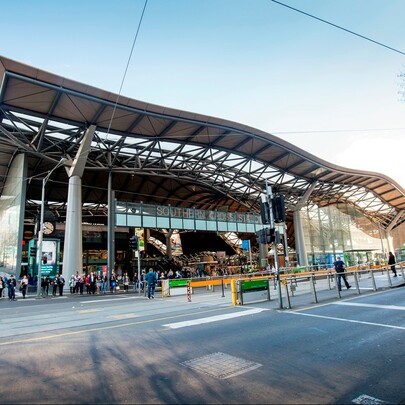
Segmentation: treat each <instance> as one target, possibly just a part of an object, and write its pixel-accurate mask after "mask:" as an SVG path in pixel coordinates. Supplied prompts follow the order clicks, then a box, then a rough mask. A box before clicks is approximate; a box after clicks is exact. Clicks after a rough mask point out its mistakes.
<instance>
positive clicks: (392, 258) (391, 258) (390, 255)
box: [388, 252, 397, 277]
mask: <svg viewBox="0 0 405 405" xmlns="http://www.w3.org/2000/svg"><path fill="white" fill-rule="evenodd" d="M388 264H389V265H390V266H391V270H392V272H393V273H394V277H397V269H396V268H395V265H396V260H395V256H394V254H393V253H392V252H389V253H388Z"/></svg>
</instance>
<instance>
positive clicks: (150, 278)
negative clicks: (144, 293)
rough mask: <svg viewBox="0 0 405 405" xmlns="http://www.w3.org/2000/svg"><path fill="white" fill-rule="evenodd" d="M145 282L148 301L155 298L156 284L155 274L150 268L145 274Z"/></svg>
mask: <svg viewBox="0 0 405 405" xmlns="http://www.w3.org/2000/svg"><path fill="white" fill-rule="evenodd" d="M145 279H146V282H147V283H148V299H151V298H152V299H153V298H155V284H156V280H157V277H156V273H155V272H154V271H153V269H152V267H151V268H150V269H149V272H148V273H147V274H146V277H145Z"/></svg>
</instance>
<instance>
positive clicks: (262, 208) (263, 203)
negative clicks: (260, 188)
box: [260, 194, 270, 224]
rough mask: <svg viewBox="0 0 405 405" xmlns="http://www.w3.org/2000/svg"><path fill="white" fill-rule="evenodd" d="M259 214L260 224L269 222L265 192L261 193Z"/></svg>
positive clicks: (268, 209)
mask: <svg viewBox="0 0 405 405" xmlns="http://www.w3.org/2000/svg"><path fill="white" fill-rule="evenodd" d="M260 215H261V217H262V224H269V223H270V205H269V202H268V201H267V196H266V195H265V194H262V195H261V200H260Z"/></svg>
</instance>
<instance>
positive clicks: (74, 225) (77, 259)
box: [63, 176, 83, 286]
mask: <svg viewBox="0 0 405 405" xmlns="http://www.w3.org/2000/svg"><path fill="white" fill-rule="evenodd" d="M82 269H83V233H82V179H81V178H80V177H79V176H72V177H70V178H69V190H68V201H67V211H66V230H65V245H64V248H63V277H64V278H65V282H66V284H65V286H67V285H68V282H69V279H70V277H71V276H72V275H73V274H76V271H78V272H79V273H82Z"/></svg>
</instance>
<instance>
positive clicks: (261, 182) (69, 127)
mask: <svg viewBox="0 0 405 405" xmlns="http://www.w3.org/2000/svg"><path fill="white" fill-rule="evenodd" d="M0 77H1V90H0V195H1V194H2V192H3V188H4V184H5V180H6V177H7V174H8V170H9V167H10V164H11V162H12V159H13V157H14V156H15V155H16V154H18V153H25V154H26V155H27V156H28V157H29V165H28V179H29V182H28V188H27V198H28V201H27V210H26V217H27V220H29V219H30V217H34V215H36V214H37V211H38V204H37V202H38V201H39V200H40V199H41V181H40V180H41V179H42V178H43V176H44V175H45V174H46V173H47V172H48V171H49V170H52V168H53V167H54V166H55V165H56V163H57V162H58V161H59V160H60V159H61V157H67V158H70V159H73V158H74V157H75V155H76V152H77V151H78V148H79V146H80V142H81V139H82V137H83V135H84V132H85V130H86V129H87V128H88V127H89V126H90V125H96V127H97V129H96V134H95V137H94V139H93V142H92V144H91V151H90V153H89V157H88V161H87V163H86V169H85V172H84V176H83V178H82V184H83V203H84V204H85V206H84V217H83V221H84V222H88V223H92V224H104V223H106V220H107V209H106V205H107V184H108V177H109V175H110V174H111V176H112V188H113V189H114V190H115V197H116V198H117V200H119V201H138V202H139V201H143V202H145V203H155V204H164V205H168V204H170V205H172V206H181V207H197V208H201V209H210V210H216V209H221V210H224V209H227V210H229V211H250V212H256V213H257V212H259V201H260V195H261V193H263V192H264V191H265V182H266V181H267V182H268V184H269V185H271V186H272V187H274V188H276V189H277V190H278V192H280V193H281V194H282V195H284V197H285V201H286V203H287V207H288V208H293V207H294V206H296V205H297V203H298V202H299V201H300V199H301V198H302V197H303V196H304V195H305V193H306V192H307V190H309V189H310V188H311V192H310V194H309V199H308V204H317V205H321V206H324V205H329V204H335V203H339V202H341V203H349V204H353V205H354V206H356V207H357V208H358V209H359V210H360V211H361V212H362V213H363V214H365V215H366V216H367V217H369V218H371V219H372V220H373V221H375V222H378V223H380V224H381V225H382V226H383V228H387V227H394V226H397V225H399V224H400V223H402V222H403V221H404V220H405V215H404V210H405V194H404V190H403V188H402V187H401V186H400V185H399V184H397V183H396V182H395V181H394V180H392V179H391V178H389V177H387V176H385V175H383V174H379V173H373V172H366V171H359V170H353V169H348V168H344V167H340V166H336V165H333V164H331V163H329V162H326V161H324V160H322V159H319V158H317V157H315V156H313V155H311V154H310V153H308V152H305V151H304V150H302V149H300V148H298V147H296V146H294V145H292V144H290V143H288V142H286V141H283V140H282V139H280V138H278V137H275V136H273V135H271V134H269V133H266V132H263V131H260V130H257V129H255V128H251V127H248V126H245V125H242V124H240V123H236V122H231V121H227V120H222V119H219V118H214V117H209V116H204V115H200V114H196V113H191V112H186V111H179V110H175V109H171V108H167V107H162V106H158V105H152V104H148V103H145V102H142V101H139V100H134V99H130V98H127V97H124V96H119V97H118V95H117V94H113V93H110V92H107V91H104V90H100V89H97V88H94V87H91V86H87V85H85V84H82V83H78V82H75V81H72V80H69V79H66V78H63V77H61V76H57V75H54V74H51V73H48V72H45V71H42V70H39V69H36V68H34V67H31V66H27V65H24V64H21V63H19V62H16V61H13V60H10V59H7V58H5V57H1V56H0ZM67 182H68V178H67V175H66V173H65V172H64V170H63V168H61V169H59V170H57V171H55V172H54V173H53V174H52V177H51V179H50V180H49V183H48V184H49V186H47V188H46V200H47V202H48V203H49V205H50V207H51V208H53V209H55V210H56V212H57V215H58V216H59V217H60V220H61V221H63V220H64V217H65V206H66V202H67ZM51 184H52V185H51ZM288 221H289V222H290V221H291V212H290V210H288ZM292 228H293V227H292V226H288V230H289V237H290V242H293V240H292V239H293V234H292V233H291V232H292Z"/></svg>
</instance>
